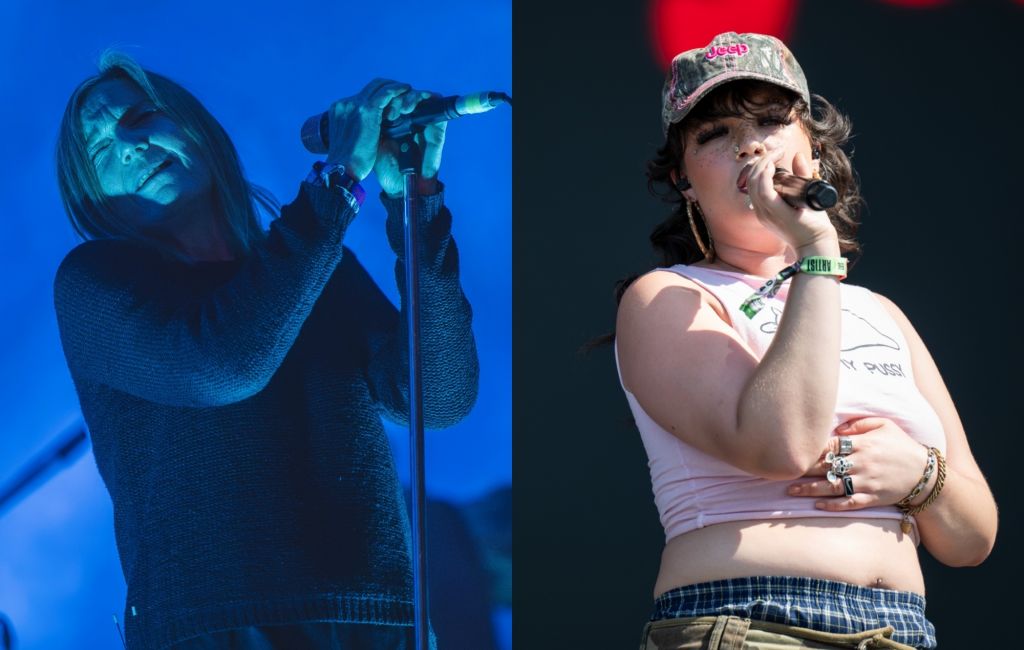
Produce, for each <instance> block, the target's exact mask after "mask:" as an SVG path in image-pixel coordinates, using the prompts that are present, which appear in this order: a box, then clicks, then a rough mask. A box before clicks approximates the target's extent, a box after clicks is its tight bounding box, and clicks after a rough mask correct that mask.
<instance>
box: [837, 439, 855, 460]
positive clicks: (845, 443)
mask: <svg viewBox="0 0 1024 650" xmlns="http://www.w3.org/2000/svg"><path fill="white" fill-rule="evenodd" d="M852 453H853V438H851V437H850V436H839V455H840V456H849V455H850V454H852Z"/></svg>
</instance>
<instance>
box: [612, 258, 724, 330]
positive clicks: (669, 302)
mask: <svg viewBox="0 0 1024 650" xmlns="http://www.w3.org/2000/svg"><path fill="white" fill-rule="evenodd" d="M652 308H653V311H652ZM703 308H710V309H712V310H713V312H714V313H715V314H717V315H718V316H719V317H720V319H721V320H723V321H726V322H728V318H727V317H726V315H725V310H724V308H723V307H722V306H721V303H720V302H719V301H718V299H717V298H716V297H715V296H714V295H712V294H711V293H710V292H709V291H708V290H707V289H705V288H704V287H702V286H701V285H700V283H698V282H695V281H694V280H691V279H690V278H688V277H686V276H684V275H681V274H679V273H675V272H674V271H669V270H666V269H654V270H653V271H649V272H647V273H645V274H644V275H642V276H640V277H639V278H637V279H636V280H635V281H634V282H633V283H632V284H631V285H630V286H629V288H628V289H626V292H625V293H624V294H623V296H622V301H621V302H620V303H619V312H618V321H619V322H618V324H617V331H618V328H621V327H623V326H625V327H627V328H628V327H630V325H631V324H632V322H633V321H634V320H635V319H637V318H643V319H650V318H652V317H653V318H659V319H660V318H669V319H671V320H672V321H674V322H678V319H679V318H682V317H686V316H687V315H688V314H693V313H695V312H697V311H699V310H700V309H703Z"/></svg>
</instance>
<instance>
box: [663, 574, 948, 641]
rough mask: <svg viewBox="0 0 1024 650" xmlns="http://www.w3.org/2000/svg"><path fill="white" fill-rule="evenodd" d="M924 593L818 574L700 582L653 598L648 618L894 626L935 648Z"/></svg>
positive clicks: (844, 627)
mask: <svg viewBox="0 0 1024 650" xmlns="http://www.w3.org/2000/svg"><path fill="white" fill-rule="evenodd" d="M924 605H925V600H924V597H923V596H921V595H919V594H915V593H912V592H909V591H892V590H890V589H871V588H869V587H859V586H857V585H851V584H847V583H845V582H836V581H834V580H822V579H819V578H796V577H788V576H756V577H752V578H733V579H730V580H715V581H713V582H702V583H699V584H695V585H688V586H685V587H677V588H676V589H672V590H670V591H666V592H665V593H663V594H662V595H660V596H658V598H657V599H656V600H655V601H654V613H653V614H652V615H651V620H652V621H661V620H665V619H670V618H688V617H696V616H719V615H726V616H740V617H743V618H749V619H753V620H758V621H768V622H770V623H781V624H783V625H792V626H795V627H805V628H810V629H812V630H819V631H821V632H832V633H837V634H853V633H857V632H862V631H864V630H870V629H874V628H880V627H885V626H886V625H892V626H893V627H894V628H896V632H895V634H893V637H892V638H893V640H894V641H898V642H900V643H904V644H906V645H910V646H914V647H916V648H935V647H936V646H937V645H938V643H937V642H936V641H935V626H934V625H932V624H931V623H930V622H929V621H928V619H927V618H925V616H924Z"/></svg>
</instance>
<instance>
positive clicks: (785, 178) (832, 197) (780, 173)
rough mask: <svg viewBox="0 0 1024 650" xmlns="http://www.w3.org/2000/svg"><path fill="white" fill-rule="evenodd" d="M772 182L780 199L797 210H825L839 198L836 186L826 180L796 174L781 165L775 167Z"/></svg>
mask: <svg viewBox="0 0 1024 650" xmlns="http://www.w3.org/2000/svg"><path fill="white" fill-rule="evenodd" d="M772 183H774V185H775V191H776V192H778V194H779V196H781V197H782V200H783V201H785V202H786V203H788V204H789V205H791V206H792V207H794V208H796V209H797V210H801V209H803V208H810V209H811V210H827V209H828V208H831V207H832V206H834V205H835V204H836V202H837V201H838V200H839V193H838V192H836V188H834V187H832V186H831V185H830V184H829V183H827V182H826V181H823V180H821V179H817V178H804V177H803V176H796V175H794V174H792V173H791V172H790V171H789V170H788V169H783V168H782V167H776V168H775V174H774V175H773V176H772Z"/></svg>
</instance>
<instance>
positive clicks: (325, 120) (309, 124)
mask: <svg viewBox="0 0 1024 650" xmlns="http://www.w3.org/2000/svg"><path fill="white" fill-rule="evenodd" d="M502 102H507V103H509V104H511V102H512V100H511V98H510V97H508V95H506V94H505V93H497V92H484V93H475V94H472V95H464V96H461V97H459V96H454V97H441V96H439V95H437V94H435V93H430V92H427V91H421V90H414V89H413V88H412V87H411V86H409V85H408V84H404V83H399V82H396V81H391V80H388V79H375V80H373V81H371V82H370V83H369V84H367V85H366V87H364V88H363V89H362V90H361V91H360V92H359V94H358V95H355V96H353V97H348V98H346V99H342V100H339V101H337V102H334V104H332V105H331V108H330V110H328V111H325V112H324V113H321V114H320V115H315V116H313V117H311V118H309V119H308V120H306V121H305V123H304V124H303V125H302V131H301V137H302V143H303V145H304V146H305V147H306V149H308V150H309V151H312V152H313V153H323V152H327V162H328V163H338V164H342V165H345V169H346V171H347V173H349V174H350V175H351V176H353V177H354V178H355V179H356V180H358V181H361V180H363V179H364V178H366V176H368V175H369V173H370V171H371V170H373V171H376V172H377V180H378V181H379V182H380V185H381V189H383V190H384V192H386V193H387V194H389V195H391V196H396V195H399V194H401V192H402V188H403V183H404V181H403V177H402V174H401V172H400V171H399V169H398V163H397V151H396V148H397V146H396V143H395V141H394V139H396V138H401V137H405V136H409V135H412V136H413V137H414V139H415V141H416V143H417V144H418V145H419V146H420V148H421V150H422V165H421V169H420V170H419V174H418V175H419V181H420V185H421V190H420V192H421V193H422V194H432V193H433V192H434V191H435V189H436V187H435V183H436V180H435V179H436V176H437V171H438V169H439V167H440V165H441V151H442V149H443V146H444V135H445V127H446V124H447V121H448V120H451V119H455V118H457V117H461V116H463V115H473V114H475V113H483V112H486V111H489V110H491V109H493V108H495V107H496V106H498V105H499V104H501V103H502Z"/></svg>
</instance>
